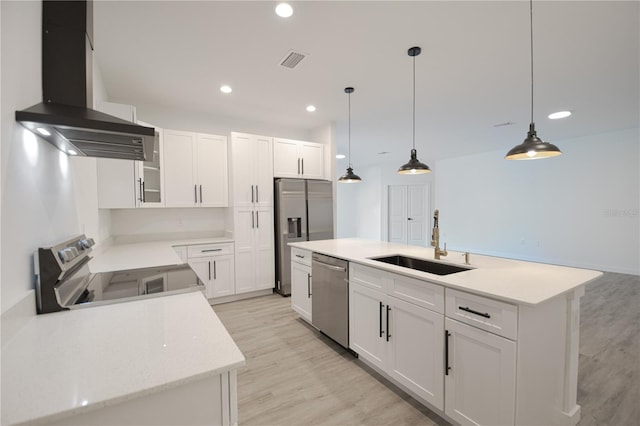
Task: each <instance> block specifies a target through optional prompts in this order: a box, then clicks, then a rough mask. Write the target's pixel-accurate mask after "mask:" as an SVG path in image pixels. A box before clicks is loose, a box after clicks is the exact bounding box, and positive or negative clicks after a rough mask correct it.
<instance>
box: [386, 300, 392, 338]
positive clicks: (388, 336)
mask: <svg viewBox="0 0 640 426" xmlns="http://www.w3.org/2000/svg"><path fill="white" fill-rule="evenodd" d="M389 311H391V307H390V306H389V305H387V342H388V341H389V338H390V337H391V333H389Z"/></svg>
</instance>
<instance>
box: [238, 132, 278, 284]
mask: <svg viewBox="0 0 640 426" xmlns="http://www.w3.org/2000/svg"><path fill="white" fill-rule="evenodd" d="M231 188H232V190H231V199H232V206H233V207H232V209H230V210H231V212H232V216H233V218H232V221H233V238H234V242H235V276H236V294H239V293H247V292H251V291H257V290H264V289H269V288H273V287H274V283H275V271H274V265H275V260H274V237H273V139H272V138H270V137H266V136H257V135H250V134H245V133H235V132H233V133H231Z"/></svg>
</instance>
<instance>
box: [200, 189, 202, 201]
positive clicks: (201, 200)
mask: <svg viewBox="0 0 640 426" xmlns="http://www.w3.org/2000/svg"><path fill="white" fill-rule="evenodd" d="M200 204H202V185H200Z"/></svg>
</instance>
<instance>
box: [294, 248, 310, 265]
mask: <svg viewBox="0 0 640 426" xmlns="http://www.w3.org/2000/svg"><path fill="white" fill-rule="evenodd" d="M291 261H292V262H297V263H302V264H303V265H306V266H311V252H310V251H309V250H302V249H299V248H297V247H291Z"/></svg>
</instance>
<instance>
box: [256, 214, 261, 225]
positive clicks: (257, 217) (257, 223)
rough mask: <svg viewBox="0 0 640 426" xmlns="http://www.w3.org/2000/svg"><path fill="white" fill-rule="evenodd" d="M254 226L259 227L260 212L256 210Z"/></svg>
mask: <svg viewBox="0 0 640 426" xmlns="http://www.w3.org/2000/svg"><path fill="white" fill-rule="evenodd" d="M256 228H260V212H256Z"/></svg>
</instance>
